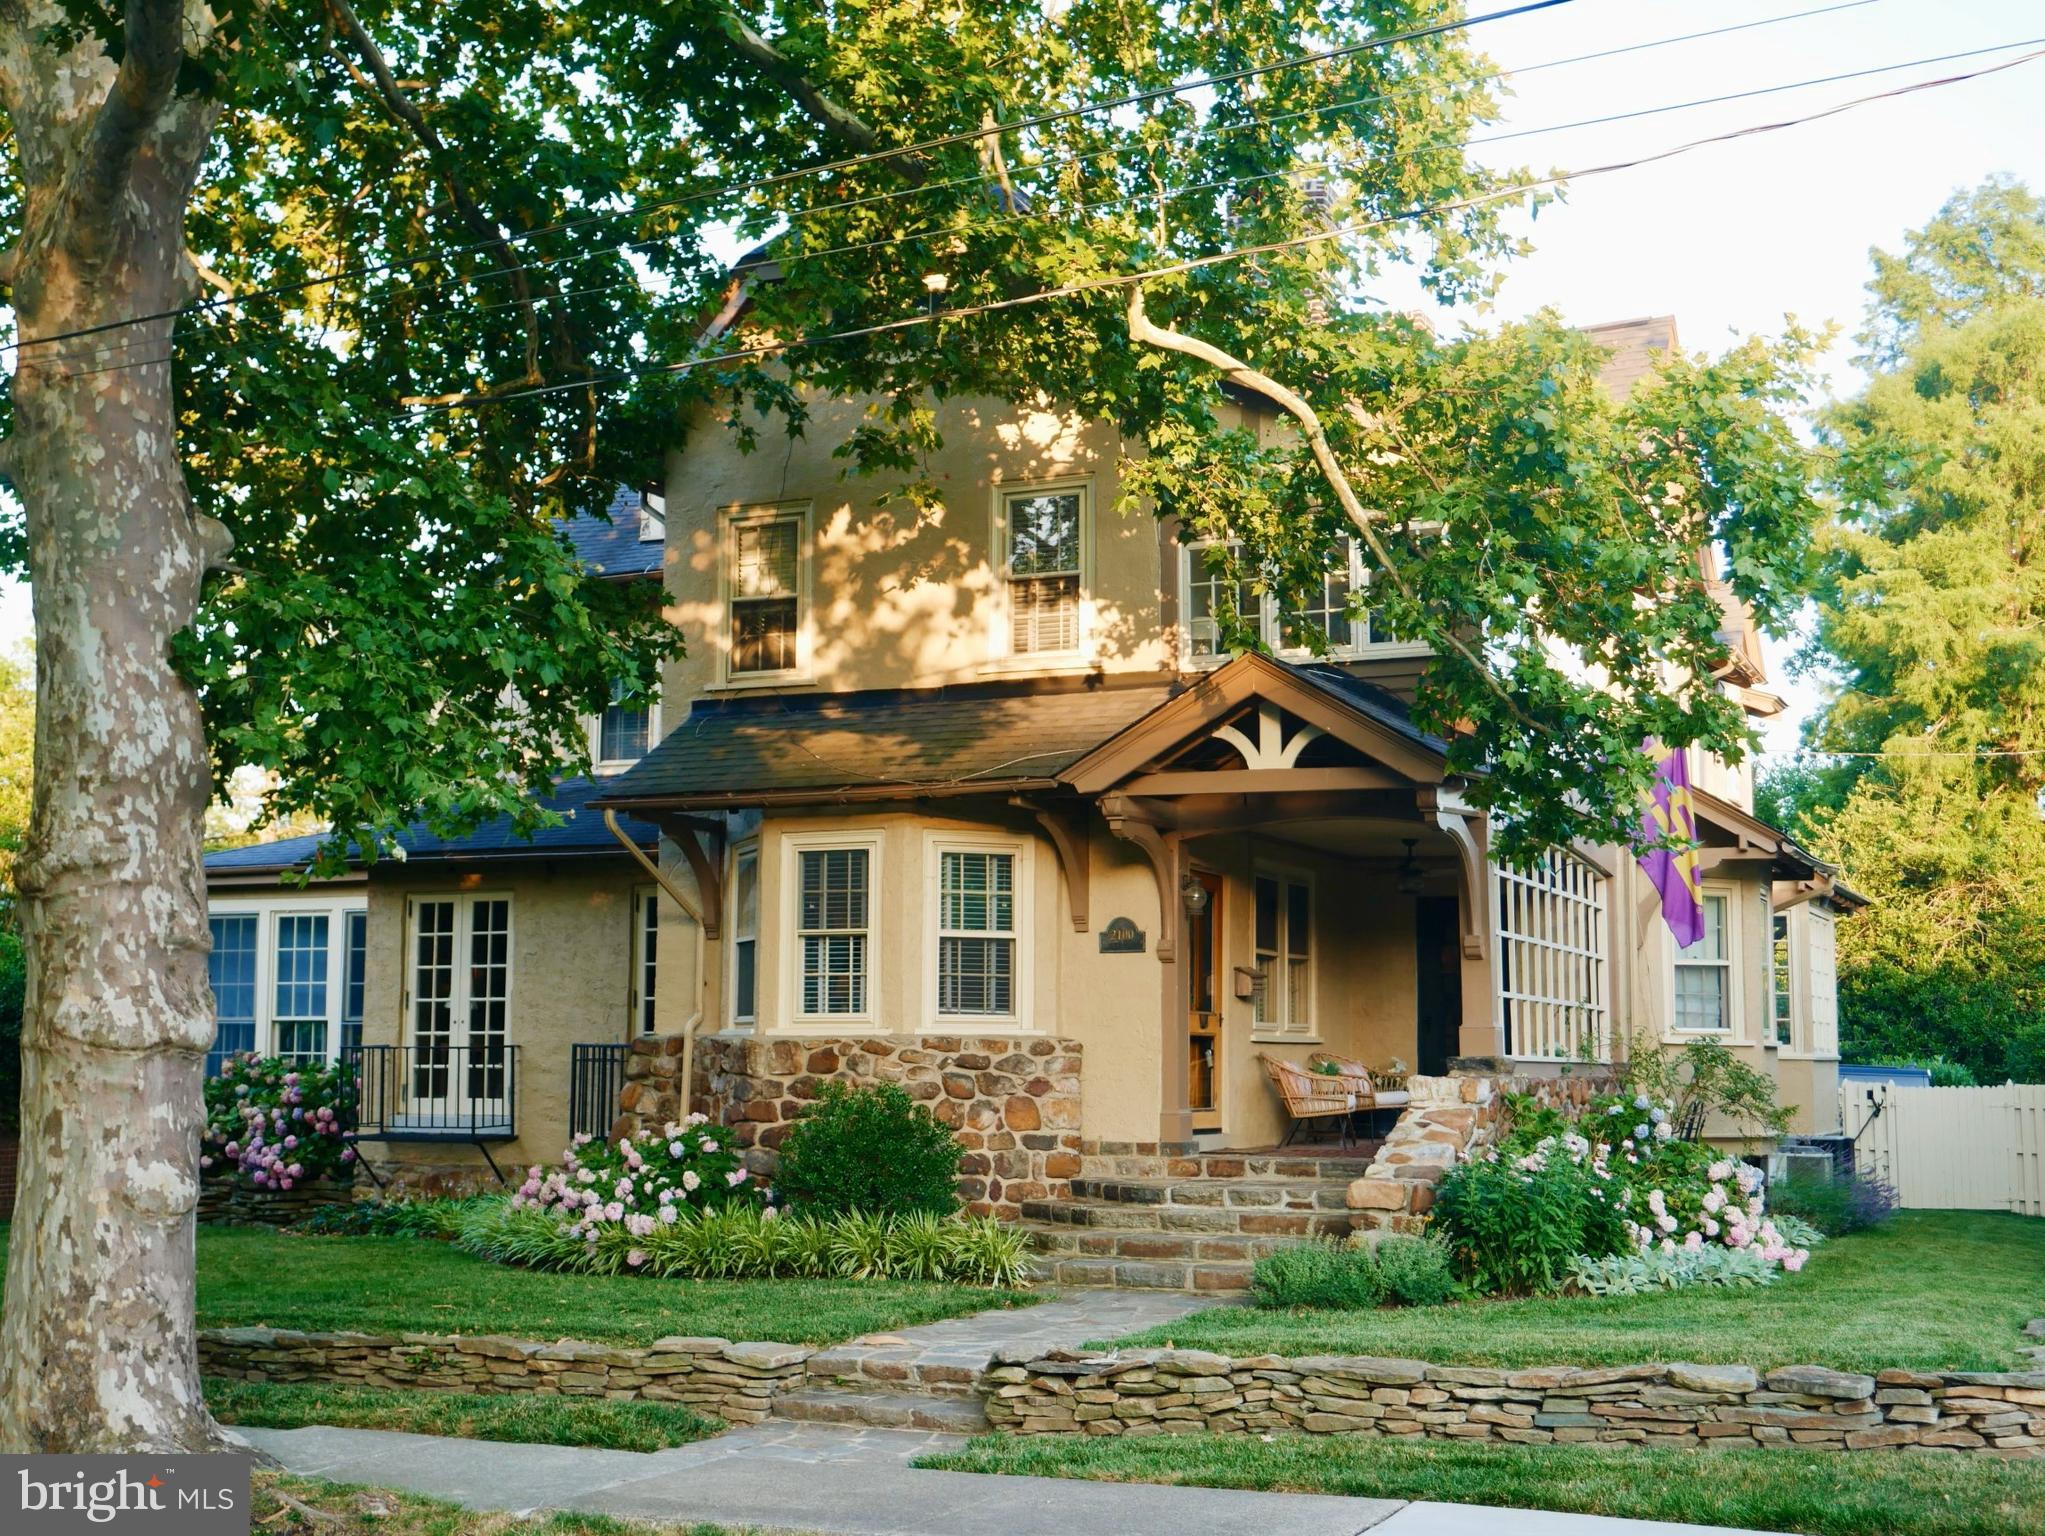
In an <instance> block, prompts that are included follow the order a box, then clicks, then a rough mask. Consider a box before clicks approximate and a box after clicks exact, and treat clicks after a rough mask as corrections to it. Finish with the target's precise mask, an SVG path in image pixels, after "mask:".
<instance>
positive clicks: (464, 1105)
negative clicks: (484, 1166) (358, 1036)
mask: <svg viewBox="0 0 2045 1536" xmlns="http://www.w3.org/2000/svg"><path fill="white" fill-rule="evenodd" d="M344 1059H346V1060H347V1061H349V1062H351V1063H353V1064H354V1067H355V1080H356V1082H357V1083H358V1084H359V1085H360V1088H361V1099H360V1102H359V1103H358V1105H357V1106H356V1110H355V1124H356V1129H357V1131H358V1132H359V1134H360V1135H361V1136H362V1137H363V1139H365V1140H368V1141H510V1140H511V1139H512V1138H513V1137H515V1136H516V1135H517V1134H518V1116H517V1108H518V1047H517V1046H515V1045H507V1044H504V1043H502V1042H492V1041H489V1040H487V1039H485V1040H483V1041H480V1042H473V1043H471V1044H467V1045H451V1044H450V1045H440V1044H436V1043H432V1042H428V1043H427V1044H424V1045H358V1046H353V1047H350V1048H349V1050H348V1051H347V1053H346V1055H345V1058H344Z"/></svg>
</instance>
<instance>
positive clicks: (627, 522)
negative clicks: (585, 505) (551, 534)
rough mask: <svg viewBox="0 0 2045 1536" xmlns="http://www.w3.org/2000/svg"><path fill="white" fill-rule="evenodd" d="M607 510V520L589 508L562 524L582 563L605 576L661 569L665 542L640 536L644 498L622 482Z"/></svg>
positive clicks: (628, 574) (637, 574)
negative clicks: (608, 515) (608, 519)
mask: <svg viewBox="0 0 2045 1536" xmlns="http://www.w3.org/2000/svg"><path fill="white" fill-rule="evenodd" d="M608 510H609V512H610V521H608V522H606V521H605V520H604V519H603V518H601V517H598V516H597V515H596V514H594V513H587V512H586V513H583V514H582V515H580V516H578V517H571V518H567V519H564V520H563V521H562V522H561V523H560V524H559V527H560V529H561V531H562V532H563V533H565V534H567V535H568V542H569V543H570V544H572V545H574V546H575V553H576V555H577V556H578V557H580V559H581V560H582V563H583V564H584V565H586V566H588V567H589V568H590V569H592V570H594V571H600V572H602V573H603V574H604V575H606V576H647V575H651V574H653V573H655V572H657V571H659V570H660V565H661V556H662V554H663V552H664V551H665V550H666V548H667V545H666V543H665V542H664V541H663V540H662V539H642V538H640V537H639V527H640V515H641V513H642V512H643V511H644V510H645V498H644V497H642V496H641V495H640V494H639V492H637V491H635V490H634V489H633V488H632V487H631V486H629V485H621V486H619V487H618V494H617V495H615V496H613V497H612V498H611V505H610V507H609V509H608Z"/></svg>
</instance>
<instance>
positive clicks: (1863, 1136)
mask: <svg viewBox="0 0 2045 1536" xmlns="http://www.w3.org/2000/svg"><path fill="white" fill-rule="evenodd" d="M1839 1112H1840V1121H1841V1123H1842V1124H1843V1125H1844V1126H1845V1129H1846V1133H1847V1134H1848V1135H1849V1136H1853V1137H1855V1141H1854V1161H1855V1166H1856V1167H1857V1168H1858V1169H1859V1170H1860V1171H1861V1172H1862V1173H1867V1174H1874V1175H1876V1176H1878V1177H1880V1178H1883V1179H1886V1180H1887V1181H1888V1182H1889V1183H1890V1184H1892V1185H1894V1186H1895V1189H1896V1194H1897V1196H1898V1198H1899V1199H1900V1200H1901V1201H1902V1203H1903V1204H1904V1205H1905V1206H1908V1207H1911V1208H1913V1209H1921V1210H1964V1211H2017V1212H2019V1213H2021V1214H2023V1215H2026V1216H2045V1084H2036V1083H2032V1084H2015V1083H2008V1084H2004V1085H2003V1086H2002V1087H2000V1088H1903V1087H1897V1086H1894V1085H1892V1084H1888V1083H1842V1084H1840V1087H1839Z"/></svg>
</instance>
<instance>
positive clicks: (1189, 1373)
mask: <svg viewBox="0 0 2045 1536" xmlns="http://www.w3.org/2000/svg"><path fill="white" fill-rule="evenodd" d="M981 1382H982V1389H981V1390H982V1392H983V1393H984V1395H985V1397H986V1406H987V1417H988V1420H989V1422H990V1423H991V1424H992V1425H993V1426H994V1428H995V1429H996V1430H997V1431H1000V1432H1005V1433H1009V1434H1025V1435H1026V1434H1050V1433H1059V1432H1074V1431H1078V1432H1084V1433H1087V1434H1095V1435H1162V1434H1187V1433H1192V1432H1195V1431H1201V1430H1209V1431H1215V1432H1218V1433H1222V1434H1268V1433H1271V1432H1273V1431H1302V1432H1304V1433H1307V1434H1320V1435H1327V1434H1340V1435H1357V1436H1362V1437H1367V1438H1388V1437H1400V1438H1414V1437H1427V1438H1434V1439H1451V1440H1479V1441H1493V1442H1509V1443H1512V1444H1518V1445H1544V1444H1553V1443H1565V1442H1571V1441H1593V1442H1598V1443H1601V1444H1602V1443H1610V1444H1629V1443H1630V1444H1645V1445H1664V1446H1678V1447H1698V1446H1707V1445H1744V1446H1754V1445H1788V1446H1798V1447H1803V1448H1805V1449H1817V1450H1843V1451H1865V1450H1878V1449H1879V1450H1889V1449H1897V1448H1903V1449H1922V1450H1949V1451H1981V1452H1987V1453H1990V1454H1994V1455H1999V1456H2006V1457H2036V1456H2040V1455H2041V1454H2045V1372H2035V1371H2034V1372H2028V1373H1995V1372H1976V1371H1945V1372H1928V1371H1883V1372H1881V1373H1880V1374H1879V1375H1874V1376H1867V1375H1859V1374H1856V1373H1852V1372H1844V1371H1832V1370H1826V1369H1824V1368H1823V1367H1820V1366H1814V1365H1798V1366H1790V1367H1787V1368H1785V1369H1782V1370H1777V1371H1770V1372H1769V1373H1768V1374H1767V1375H1766V1376H1765V1377H1764V1376H1760V1375H1758V1374H1757V1373H1756V1372H1754V1371H1753V1370H1751V1369H1749V1368H1748V1367H1746V1366H1744V1365H1673V1364H1671V1365H1620V1366H1610V1367H1603V1368H1590V1369H1585V1368H1577V1367H1572V1366H1536V1367H1533V1368H1531V1369H1526V1370H1516V1371H1515V1370H1498V1369H1488V1368H1479V1367H1473V1366H1447V1365H1430V1364H1428V1363H1426V1362H1425V1361H1420V1360H1381V1359H1372V1358H1349V1357H1334V1356H1311V1357H1302V1358H1299V1359H1288V1358H1285V1357H1282V1356H1279V1355H1252V1356H1246V1357H1244V1358H1241V1359H1231V1358H1229V1357H1228V1356H1225V1355H1217V1354H1210V1353H1207V1352H1206V1351H1203V1350H1155V1349H1148V1350H1127V1351H1121V1352H1112V1351H1109V1352H1092V1351H1078V1352H1066V1351H1052V1352H1050V1353H1047V1354H1037V1355H1030V1354H1025V1353H1020V1352H1013V1351H1011V1352H1004V1353H999V1354H997V1355H996V1356H995V1359H994V1364H993V1365H992V1366H991V1367H990V1368H989V1369H988V1370H987V1372H986V1373H985V1374H984V1375H983V1376H982V1377H981Z"/></svg>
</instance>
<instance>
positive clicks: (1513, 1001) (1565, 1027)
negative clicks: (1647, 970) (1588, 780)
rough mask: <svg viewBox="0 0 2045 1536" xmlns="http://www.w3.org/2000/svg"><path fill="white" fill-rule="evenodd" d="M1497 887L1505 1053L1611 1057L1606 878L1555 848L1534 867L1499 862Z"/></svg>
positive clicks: (1595, 1058) (1568, 1057) (1495, 869)
mask: <svg viewBox="0 0 2045 1536" xmlns="http://www.w3.org/2000/svg"><path fill="white" fill-rule="evenodd" d="M1492 889H1493V891H1494V893H1495V896H1496V908H1497V912H1498V968H1497V971H1496V976H1497V982H1498V997H1499V1014H1500V1017H1501V1019H1502V1020H1503V1022H1504V1024H1505V1048H1506V1053H1507V1054H1508V1055H1512V1056H1519V1057H1538V1058H1542V1059H1547V1060H1555V1059H1558V1058H1560V1059H1566V1060H1574V1059H1576V1058H1578V1057H1580V1056H1583V1055H1585V1054H1586V1049H1587V1050H1588V1055H1589V1057H1590V1059H1591V1060H1593V1061H1610V1060H1611V1059H1612V1054H1611V1044H1612V1042H1611V1033H1610V1024H1611V1017H1610V1013H1609V1011H1608V1010H1609V1004H1608V1002H1607V997H1606V985H1607V976H1606V970H1605V966H1606V948H1607V944H1606V936H1607V934H1608V932H1609V927H1608V922H1607V912H1608V908H1607V900H1606V880H1605V877H1604V876H1603V875H1602V874H1600V873H1599V872H1598V871H1597V870H1596V869H1594V868H1592V867H1591V866H1590V865H1589V864H1587V863H1585V862H1584V861H1583V860H1582V859H1580V858H1578V857H1577V856H1576V855H1574V854H1572V853H1568V852H1565V851H1563V850H1561V849H1551V850H1549V852H1548V853H1546V854H1545V855H1543V856H1542V858H1541V859H1540V861H1539V862H1538V863H1536V864H1534V865H1533V867H1532V868H1530V869H1525V870H1519V869H1511V868H1508V867H1506V866H1504V865H1496V866H1494V867H1493V870H1492Z"/></svg>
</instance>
